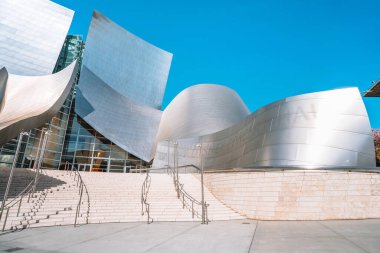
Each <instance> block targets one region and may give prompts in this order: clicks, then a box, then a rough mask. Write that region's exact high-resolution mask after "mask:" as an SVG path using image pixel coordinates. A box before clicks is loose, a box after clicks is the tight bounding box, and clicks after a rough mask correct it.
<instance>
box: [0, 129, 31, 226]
mask: <svg viewBox="0 0 380 253" xmlns="http://www.w3.org/2000/svg"><path fill="white" fill-rule="evenodd" d="M28 134H29V133H27V132H21V133H20V134H19V136H18V142H17V148H16V152H15V156H14V157H13V163H12V167H11V172H10V173H9V178H8V183H7V188H6V189H5V193H4V197H3V202H2V203H1V210H0V220H1V217H2V216H3V212H4V207H5V201H7V198H8V193H9V189H10V187H11V183H12V179H13V172H14V169H15V167H16V163H17V159H18V155H19V152H20V147H21V140H22V137H23V136H24V135H28ZM3 231H4V230H3Z"/></svg>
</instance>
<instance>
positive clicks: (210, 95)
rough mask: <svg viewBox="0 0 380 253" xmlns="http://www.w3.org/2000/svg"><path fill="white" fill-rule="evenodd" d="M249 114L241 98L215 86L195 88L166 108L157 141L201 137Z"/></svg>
mask: <svg viewBox="0 0 380 253" xmlns="http://www.w3.org/2000/svg"><path fill="white" fill-rule="evenodd" d="M248 115H249V110H248V108H247V106H246V105H245V104H244V102H243V101H242V100H241V98H240V97H239V95H238V94H237V93H236V92H235V91H233V90H231V89H230V88H228V87H225V86H221V85H215V84H199V85H194V86H191V87H189V88H187V89H185V90H184V91H182V92H181V93H179V94H178V95H177V96H176V97H175V98H174V99H173V100H172V101H171V102H170V104H169V105H168V106H167V107H166V108H165V110H164V112H163V114H162V118H161V122H160V127H159V130H158V133H157V139H156V140H157V142H159V141H162V140H169V139H170V140H174V139H181V138H188V137H195V136H201V135H206V134H211V133H215V132H218V131H220V130H223V129H226V128H228V127H231V126H233V125H235V124H237V123H238V122H240V121H241V120H243V119H244V118H246V117H247V116H248Z"/></svg>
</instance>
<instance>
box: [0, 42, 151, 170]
mask: <svg viewBox="0 0 380 253" xmlns="http://www.w3.org/2000/svg"><path fill="white" fill-rule="evenodd" d="M83 50H84V42H83V40H82V37H81V36H79V35H68V36H67V37H66V40H65V42H64V45H63V47H62V50H61V53H60V56H59V59H58V61H57V63H56V66H55V69H54V72H58V71H60V70H62V69H64V68H65V67H67V66H68V65H69V64H70V63H72V62H73V61H74V60H76V59H78V61H79V64H81V60H82V55H83ZM79 75H80V71H79V72H78V74H77V77H76V78H77V80H76V82H75V85H74V86H73V87H72V90H71V92H70V94H69V96H68V97H67V99H66V100H65V102H64V104H63V106H62V107H61V109H60V111H59V113H58V114H57V115H55V116H54V117H53V118H52V119H51V120H50V122H48V123H46V124H45V125H44V126H43V127H40V128H36V129H32V130H30V131H29V136H24V137H23V139H22V140H21V144H22V146H21V149H20V154H19V157H18V161H17V166H18V167H25V168H27V167H32V166H33V165H34V162H35V158H36V155H37V154H38V149H39V146H40V145H39V144H40V140H41V133H42V129H43V128H46V129H48V130H50V134H49V136H48V138H47V143H46V148H45V150H44V152H43V162H42V167H43V168H47V169H59V168H63V166H64V164H65V162H66V161H67V162H70V163H72V164H74V165H75V166H77V167H78V168H79V169H80V170H86V171H103V172H129V170H130V168H136V167H139V166H141V165H146V163H144V162H143V161H141V160H140V159H138V158H136V157H134V156H133V155H131V154H128V152H126V151H124V150H123V149H121V148H119V147H118V146H116V145H115V144H113V143H112V142H110V141H109V140H107V139H106V138H105V137H103V136H102V135H101V134H99V133H98V132H96V131H95V130H94V129H93V128H92V127H90V126H89V125H88V124H86V123H85V122H84V121H83V120H82V119H81V118H80V117H78V116H77V114H76V113H75V112H74V104H75V95H76V89H77V84H78V80H79ZM17 141H18V140H17V138H14V139H13V140H11V141H9V142H8V143H6V144H4V145H3V146H2V147H1V148H0V166H3V167H10V166H11V164H12V161H13V157H14V154H15V149H16V146H17Z"/></svg>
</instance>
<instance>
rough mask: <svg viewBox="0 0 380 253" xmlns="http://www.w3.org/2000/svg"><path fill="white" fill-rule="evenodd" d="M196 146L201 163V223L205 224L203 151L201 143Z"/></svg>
mask: <svg viewBox="0 0 380 253" xmlns="http://www.w3.org/2000/svg"><path fill="white" fill-rule="evenodd" d="M197 147H199V156H200V163H201V191H202V224H206V220H205V216H206V214H205V211H206V210H205V194H204V186H203V169H204V168H203V166H204V165H203V153H202V144H197Z"/></svg>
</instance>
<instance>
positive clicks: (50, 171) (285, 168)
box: [0, 0, 380, 231]
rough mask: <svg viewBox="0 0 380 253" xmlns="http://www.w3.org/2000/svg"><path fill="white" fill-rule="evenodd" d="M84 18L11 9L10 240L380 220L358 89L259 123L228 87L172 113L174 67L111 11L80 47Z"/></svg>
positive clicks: (5, 31)
mask: <svg viewBox="0 0 380 253" xmlns="http://www.w3.org/2000/svg"><path fill="white" fill-rule="evenodd" d="M31 15H32V16H33V18H30V17H31ZM73 15H74V11H73V10H70V9H68V8H66V7H63V6H61V5H58V4H56V3H54V2H52V1H49V0H2V1H0V196H2V197H3V202H2V204H1V206H0V230H1V229H2V230H3V231H5V230H15V229H23V228H27V227H33V226H56V225H67V224H74V225H77V224H88V223H104V222H136V221H144V222H145V221H147V222H148V223H151V222H152V221H195V220H197V221H199V219H201V221H202V223H203V224H207V223H208V222H209V221H213V220H231V219H258V220H327V219H364V218H380V187H379V182H380V173H379V170H378V168H377V167H376V156H375V146H374V137H373V134H372V129H371V125H370V121H369V118H368V114H367V111H366V108H365V105H364V103H363V99H362V95H361V93H360V92H359V90H358V88H356V87H352V88H344V89H335V90H327V91H318V92H314V93H309V94H300V95H298V96H293V97H287V98H283V99H281V100H279V101H273V102H272V103H270V104H268V105H266V106H264V107H262V108H260V109H258V110H256V111H253V112H251V111H250V110H249V109H248V108H247V106H246V104H245V103H244V101H243V100H242V99H241V97H240V96H239V94H238V93H236V92H235V91H234V90H232V89H230V88H229V87H226V86H222V85H218V84H208V83H206V84H196V85H192V86H189V87H188V88H186V89H185V90H183V91H182V92H180V93H179V94H178V95H177V96H176V97H175V98H174V99H173V100H172V101H171V102H170V103H169V104H168V105H167V106H166V108H164V109H163V108H162V102H163V97H164V94H165V89H166V85H167V81H168V78H170V68H171V64H172V57H173V54H171V53H170V52H168V51H165V50H163V49H161V48H159V47H156V46H154V45H152V44H150V43H149V42H147V41H145V40H143V39H141V38H139V37H137V36H136V35H134V34H132V33H130V32H129V31H127V30H126V29H124V28H123V27H121V26H119V25H118V24H116V23H115V22H113V21H112V20H111V19H110V18H108V17H106V16H105V15H103V14H102V13H100V12H99V11H94V12H93V14H92V18H91V22H90V25H89V28H88V32H87V36H86V40H85V41H84V40H83V37H82V36H80V35H68V31H69V28H70V25H71V22H72V19H73ZM169 50H170V49H169ZM376 87H377V86H376ZM372 90H373V92H374V93H375V94H377V95H378V88H375V86H374V87H373V89H372ZM371 94H372V93H371ZM371 94H369V93H368V94H367V95H371ZM255 96H257V94H255V92H252V94H251V98H252V99H253V100H254V99H255ZM13 172H14V173H15V175H16V176H15V178H14V180H15V181H14V184H11V181H12V176H13ZM102 172H105V173H102ZM13 186H14V187H13ZM12 187H13V188H12ZM20 189H21V190H20ZM31 198H32V200H33V201H29V200H30V199H31ZM37 198H38V200H37ZM26 200H27V201H26ZM34 200H35V201H37V202H36V203H37V204H36V203H33V202H34ZM40 202H41V203H40ZM20 210H21V211H20ZM46 210H50V211H52V212H53V213H49V212H48V211H46ZM243 224H244V223H243Z"/></svg>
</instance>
